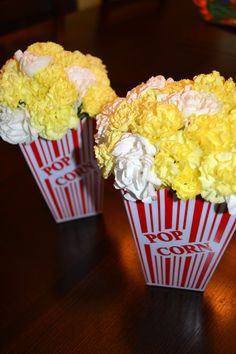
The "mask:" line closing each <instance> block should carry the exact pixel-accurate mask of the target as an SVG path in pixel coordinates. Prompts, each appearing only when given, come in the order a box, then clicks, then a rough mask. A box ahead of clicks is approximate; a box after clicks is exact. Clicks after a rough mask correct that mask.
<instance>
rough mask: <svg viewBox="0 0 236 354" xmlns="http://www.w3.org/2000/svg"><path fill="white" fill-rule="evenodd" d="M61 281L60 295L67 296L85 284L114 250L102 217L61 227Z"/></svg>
mask: <svg viewBox="0 0 236 354" xmlns="http://www.w3.org/2000/svg"><path fill="white" fill-rule="evenodd" d="M57 229H58V238H59V241H58V245H59V249H58V257H59V267H60V279H59V281H58V284H57V291H59V292H60V293H64V292H67V291H68V290H70V289H71V288H73V287H74V286H76V285H77V284H78V282H79V281H81V280H82V279H83V278H84V276H85V275H87V274H88V273H89V272H90V271H91V270H92V269H93V268H94V267H95V266H96V265H97V264H98V263H99V261H100V260H101V259H102V258H103V257H104V255H105V254H106V253H107V252H108V250H109V248H110V243H109V239H108V237H107V235H106V230H105V225H104V221H103V217H102V216H101V215H97V216H93V217H88V218H84V219H79V220H76V221H71V222H67V223H62V224H58V225H57Z"/></svg>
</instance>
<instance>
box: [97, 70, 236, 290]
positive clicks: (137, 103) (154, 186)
mask: <svg viewBox="0 0 236 354" xmlns="http://www.w3.org/2000/svg"><path fill="white" fill-rule="evenodd" d="M235 128H236V87H235V83H234V81H233V80H232V79H231V78H230V79H228V80H225V79H224V78H223V77H222V76H220V74H219V73H218V72H216V71H214V72H212V73H210V74H208V75H204V74H201V75H198V76H195V77H194V78H193V80H188V79H185V80H180V81H174V80H173V79H171V78H169V79H167V80H166V79H165V78H164V77H163V76H157V77H152V78H151V79H150V80H148V81H147V83H145V84H141V85H139V86H137V87H136V88H134V89H133V90H131V91H130V92H128V94H127V96H126V97H125V98H117V99H116V100H115V101H114V102H113V103H111V104H109V105H108V106H106V108H105V109H104V110H103V112H102V113H100V114H99V115H98V116H97V134H96V142H97V144H98V145H97V146H96V147H95V154H96V157H97V161H98V164H99V166H100V168H101V169H102V173H103V176H104V177H105V178H107V177H108V176H109V175H110V174H111V173H113V174H114V178H115V182H114V186H115V188H117V189H121V190H122V193H123V196H124V198H125V200H126V202H125V205H126V208H127V212H128V215H129V218H130V222H131V226H132V230H133V233H134V234H135V235H136V236H137V234H140V235H138V237H139V236H140V237H141V239H142V240H144V239H145V240H147V239H148V240H149V241H150V242H151V245H153V244H154V245H155V242H156V241H157V240H158V237H157V236H156V235H158V233H159V234H160V233H161V238H165V240H167V239H168V237H169V241H174V237H177V236H179V237H177V239H175V241H178V242H180V245H181V246H179V245H178V242H177V246H174V247H180V248H174V249H171V250H170V249H169V248H168V249H166V248H163V249H162V253H163V254H161V251H160V254H159V255H161V256H162V257H164V256H167V255H168V256H170V258H169V257H166V259H168V260H169V259H172V258H171V255H172V254H174V255H175V256H177V255H179V254H182V253H183V254H185V256H186V255H187V254H188V255H189V254H191V255H192V254H196V253H199V254H201V255H202V253H204V252H203V251H202V249H203V248H202V247H203V246H202V245H200V244H199V245H198V246H196V247H195V248H191V247H193V246H191V247H190V246H189V245H188V243H189V242H190V240H191V242H197V241H199V242H200V241H201V242H202V241H204V240H205V241H207V242H208V243H209V241H210V240H211V237H213V238H214V240H216V234H217V235H218V236H217V237H218V239H220V240H221V241H222V242H223V239H224V238H223V236H222V238H220V237H219V232H223V231H224V232H225V228H223V226H222V225H224V227H226V225H227V222H228V221H229V220H230V225H231V224H232V225H235V224H234V222H235V217H233V216H232V217H231V216H230V214H236V138H235V134H234V132H235ZM147 203H150V208H149V207H148V204H147ZM226 203H227V206H228V211H229V213H230V214H229V213H228V211H227V208H225V205H226ZM145 204H146V206H145ZM199 207H200V209H199ZM143 213H144V215H143ZM173 213H174V215H173ZM214 213H215V214H214ZM169 214H171V215H169ZM180 218H182V219H181V220H182V221H181V220H180ZM211 218H212V220H211ZM214 218H215V219H214ZM221 218H222V224H221V227H222V228H221V230H218V229H217V227H216V226H214V225H213V224H212V223H213V221H214V220H216V219H217V220H218V221H217V222H218V223H221V221H220V220H221ZM224 218H225V219H224ZM156 219H157V220H156ZM177 219H178V220H177ZM136 222H137V225H136ZM232 225H231V226H232ZM231 226H230V230H231ZM212 227H216V229H214V232H216V234H214V233H212ZM233 229H234V228H233ZM184 230H185V231H186V234H185V231H184ZM217 230H218V231H217ZM228 231H229V230H228ZM231 231H232V230H231ZM148 232H150V235H152V236H149V238H148V237H147V233H148ZM171 232H172V235H174V236H173V237H172V238H171V236H168V235H169V234H170V233H171ZM173 232H174V234H173ZM176 232H177V233H176ZM217 232H218V233H217ZM164 234H165V237H164V236H163V235H164ZM213 234H214V236H213ZM225 235H226V233H225ZM231 235H232V232H231ZM225 237H226V236H225ZM218 239H217V240H218ZM154 241H155V242H154ZM162 241H163V240H162ZM224 241H225V239H224ZM142 242H144V241H142ZM163 242H165V241H163ZM183 242H184V243H187V246H186V245H183ZM214 242H215V241H214ZM208 243H207V245H205V247H208V248H207V249H205V251H206V250H207V252H208V253H209V252H210V254H211V255H212V254H213V251H214V250H216V246H215V245H209V244H208ZM146 246H147V245H145V251H147V248H146ZM183 246H184V247H183ZM185 246H186V247H185ZM172 247H173V246H172ZM181 247H182V248H181ZM189 247H190V248H189ZM217 247H218V246H217ZM218 250H219V247H218ZM150 252H151V251H150ZM155 252H156V248H155ZM155 252H154V255H152V257H153V259H152V258H150V257H151V253H148V255H147V254H146V260H147V263H148V262H149V261H150V262H151V259H152V262H154V259H155V257H156V256H157V255H156V253H155ZM186 257H187V256H186ZM142 258H143V257H142V255H141V259H142ZM177 258H178V257H177ZM161 259H162V258H161ZM178 259H179V260H180V257H179V258H178ZM206 259H208V258H207V256H206ZM208 261H209V259H208ZM214 261H215V260H214ZM189 262H190V261H189ZM144 263H145V262H144ZM154 263H155V262H154ZM149 266H150V264H149ZM152 267H154V266H153V265H152ZM143 268H144V269H145V265H143ZM154 268H155V267H154ZM159 269H160V266H159V267H157V269H156V275H155V277H156V278H157V275H158V272H159ZM168 269H169V268H168ZM149 271H150V269H149ZM204 274H205V273H204ZM159 276H160V274H159ZM199 276H200V275H199ZM204 276H205V275H204ZM146 277H147V279H148V280H147V283H150V284H153V283H155V282H156V283H158V282H157V280H156V278H155V277H154V270H152V272H151V275H150V274H149V275H147V274H146ZM150 277H151V278H150ZM154 278H155V279H154ZM168 279H169V278H168ZM196 282H197V280H196ZM160 283H161V282H160ZM181 284H182V286H181ZM165 285H169V280H168V284H165ZM195 285H196V284H195V283H192V284H191V286H190V288H195ZM172 286H176V287H188V286H187V285H186V284H185V283H181V281H180V280H179V283H178V282H177V280H176V279H175V281H174V280H173V283H172ZM198 287H199V288H200V289H202V288H203V284H202V283H201V284H200V283H198Z"/></svg>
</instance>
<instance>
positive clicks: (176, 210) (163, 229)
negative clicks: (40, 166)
mask: <svg viewBox="0 0 236 354" xmlns="http://www.w3.org/2000/svg"><path fill="white" fill-rule="evenodd" d="M124 204H125V208H126V212H127V215H128V218H129V221H130V226H131V229H132V233H133V237H134V240H135V243H136V247H137V251H138V254H139V258H140V262H141V266H142V270H143V273H144V278H145V281H146V283H147V284H148V285H158V286H165V287H171V288H180V289H189V290H197V291H204V290H205V288H206V285H207V283H208V282H209V280H210V278H211V276H212V274H213V273H214V271H215V269H216V267H217V265H218V263H219V261H220V259H221V257H222V255H223V253H224V251H225V249H226V247H227V245H228V243H229V241H230V239H231V237H232V236H233V234H234V232H235V229H236V217H235V216H232V215H230V214H229V213H228V211H227V206H226V204H224V203H223V204H213V203H210V202H207V201H204V200H203V199H202V198H200V197H197V198H195V199H193V200H188V201H183V200H180V199H177V198H176V196H175V194H174V193H173V192H172V191H170V190H167V189H163V190H160V191H158V192H157V200H156V201H153V202H152V203H150V204H148V203H142V202H140V201H138V202H131V201H128V200H125V199H124Z"/></svg>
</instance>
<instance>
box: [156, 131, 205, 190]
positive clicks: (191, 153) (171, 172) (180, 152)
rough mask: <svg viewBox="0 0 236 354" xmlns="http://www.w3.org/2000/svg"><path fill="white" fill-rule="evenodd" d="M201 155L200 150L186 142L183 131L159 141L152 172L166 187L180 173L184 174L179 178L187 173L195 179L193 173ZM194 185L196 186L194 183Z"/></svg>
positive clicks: (190, 142) (198, 164)
mask: <svg viewBox="0 0 236 354" xmlns="http://www.w3.org/2000/svg"><path fill="white" fill-rule="evenodd" d="M201 155H202V151H201V149H200V148H199V147H198V146H197V145H196V144H195V143H194V142H192V141H191V140H186V138H185V136H184V134H183V131H179V132H178V133H177V134H175V135H172V136H171V137H169V138H165V139H162V140H161V141H160V143H159V152H158V154H157V155H156V156H155V160H154V164H153V170H154V172H155V173H156V174H157V175H158V176H159V177H160V178H161V180H162V181H163V184H164V185H166V186H171V185H172V184H173V183H174V181H175V179H176V177H178V176H179V175H181V173H182V171H185V172H184V175H183V177H181V178H184V176H186V175H187V172H188V173H189V174H190V175H191V173H192V174H193V176H194V178H195V179H196V172H195V171H197V169H198V168H199V166H200V162H201ZM192 178H193V177H192ZM177 180H178V179H177ZM176 183H177V182H176ZM194 183H195V185H196V186H197V183H196V181H195V182H194Z"/></svg>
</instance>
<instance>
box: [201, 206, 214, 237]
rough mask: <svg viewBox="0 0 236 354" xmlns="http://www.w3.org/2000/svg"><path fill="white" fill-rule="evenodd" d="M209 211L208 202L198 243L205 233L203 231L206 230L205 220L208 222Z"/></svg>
mask: <svg viewBox="0 0 236 354" xmlns="http://www.w3.org/2000/svg"><path fill="white" fill-rule="evenodd" d="M205 203H207V202H205ZM210 209H211V203H209V202H208V206H207V211H206V215H205V220H204V224H203V227H202V233H201V236H200V239H199V242H201V241H202V239H203V236H204V232H205V229H206V223H207V220H208V216H209V212H210Z"/></svg>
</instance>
